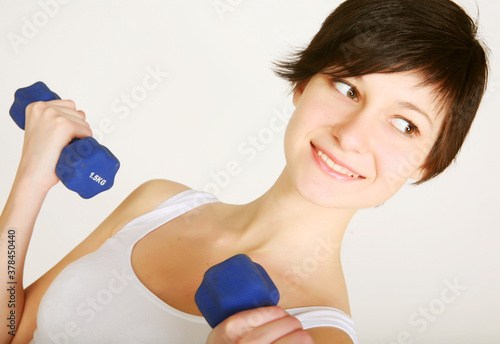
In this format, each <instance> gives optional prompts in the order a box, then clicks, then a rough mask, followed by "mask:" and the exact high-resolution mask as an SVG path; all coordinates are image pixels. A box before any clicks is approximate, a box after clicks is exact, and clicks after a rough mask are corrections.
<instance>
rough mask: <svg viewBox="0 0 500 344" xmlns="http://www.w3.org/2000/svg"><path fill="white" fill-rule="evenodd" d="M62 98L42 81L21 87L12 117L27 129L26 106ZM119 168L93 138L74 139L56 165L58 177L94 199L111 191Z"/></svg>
mask: <svg viewBox="0 0 500 344" xmlns="http://www.w3.org/2000/svg"><path fill="white" fill-rule="evenodd" d="M56 99H61V98H59V96H58V95H57V94H56V93H54V92H52V91H51V90H50V89H49V88H48V87H47V86H46V85H45V84H44V83H43V82H41V81H39V82H36V83H34V84H33V85H31V86H28V87H25V88H20V89H18V90H17V91H16V93H15V94H14V103H13V104H12V106H11V108H10V111H9V112H10V116H11V117H12V119H13V120H14V122H16V124H17V125H18V126H19V127H20V128H21V129H23V130H24V128H25V125H26V107H27V106H28V105H29V104H31V103H33V102H37V101H50V100H56ZM119 168H120V162H119V161H118V159H117V158H116V157H115V156H114V155H113V153H111V152H110V151H109V149H107V148H106V147H104V146H102V145H100V144H99V143H98V142H97V141H96V140H95V139H94V138H92V137H85V138H83V139H74V140H73V141H71V142H70V144H69V145H68V146H66V147H64V149H63V150H62V152H61V156H60V157H59V161H58V162H57V166H56V174H57V176H58V177H59V179H60V180H61V182H62V183H63V184H64V185H65V186H66V187H67V188H68V189H70V190H72V191H75V192H77V193H78V194H79V195H80V196H81V197H82V198H91V197H94V196H95V195H97V194H99V193H101V192H103V191H106V190H108V189H110V188H111V187H112V186H113V184H114V180H115V175H116V173H117V172H118V169H119Z"/></svg>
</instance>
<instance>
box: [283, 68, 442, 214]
mask: <svg viewBox="0 0 500 344" xmlns="http://www.w3.org/2000/svg"><path fill="white" fill-rule="evenodd" d="M421 82H422V79H421V78H419V77H418V75H416V74H413V73H409V72H402V73H392V74H369V75H365V76H362V77H355V78H354V77H353V78H344V79H335V78H332V77H331V76H328V75H324V74H318V75H316V76H314V77H313V78H311V79H310V80H309V81H308V82H307V83H305V84H304V85H302V87H300V88H297V89H296V90H295V92H294V98H293V101H294V105H295V106H296V109H295V112H294V114H293V116H292V118H291V119H290V122H289V124H288V127H287V130H286V133H285V158H286V161H287V170H288V173H289V175H290V177H291V178H292V181H293V183H294V184H295V186H296V188H297V190H298V191H299V192H300V193H301V194H302V196H304V197H306V198H307V199H309V200H310V201H312V202H313V203H315V204H318V205H321V206H325V207H336V208H344V209H345V208H348V209H361V208H367V207H372V206H376V205H379V204H381V203H383V202H385V201H386V200H387V199H389V198H390V197H391V196H392V195H394V193H396V191H397V190H399V189H400V188H401V186H403V185H404V184H405V182H406V181H407V180H408V178H412V179H418V178H419V176H420V173H421V169H420V167H421V166H422V165H423V163H424V162H425V159H426V157H427V155H428V153H429V152H430V150H431V148H432V146H433V144H434V142H435V141H436V138H437V136H438V134H439V131H440V128H441V122H442V117H443V116H442V115H440V114H439V113H438V112H437V109H436V104H435V103H434V99H435V98H434V93H433V91H434V90H433V88H432V87H430V86H419V84H420V83H421Z"/></svg>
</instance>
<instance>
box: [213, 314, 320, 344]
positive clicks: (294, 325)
mask: <svg viewBox="0 0 500 344" xmlns="http://www.w3.org/2000/svg"><path fill="white" fill-rule="evenodd" d="M233 343H254V344H271V343H276V344H313V340H312V338H311V336H310V335H309V334H308V333H307V332H306V331H304V329H303V328H302V324H301V323H300V321H299V320H298V319H297V318H295V317H292V316H290V315H289V314H288V313H287V312H286V311H285V310H284V309H283V308H281V307H278V306H274V307H262V308H256V309H252V310H249V311H244V312H240V313H237V314H235V315H233V316H231V317H229V318H227V319H226V320H224V321H223V322H221V323H220V324H219V325H217V327H215V328H214V329H213V330H212V332H210V335H209V336H208V339H207V344H233Z"/></svg>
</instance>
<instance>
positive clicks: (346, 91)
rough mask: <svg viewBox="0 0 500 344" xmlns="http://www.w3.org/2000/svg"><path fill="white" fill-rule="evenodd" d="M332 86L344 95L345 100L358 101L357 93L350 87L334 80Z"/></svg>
mask: <svg viewBox="0 0 500 344" xmlns="http://www.w3.org/2000/svg"><path fill="white" fill-rule="evenodd" d="M333 85H334V86H335V88H336V89H337V91H339V92H340V93H342V94H343V95H345V96H346V97H347V98H349V99H352V100H358V91H356V89H355V88H354V87H352V86H351V85H349V84H347V83H345V82H343V81H340V80H334V81H333Z"/></svg>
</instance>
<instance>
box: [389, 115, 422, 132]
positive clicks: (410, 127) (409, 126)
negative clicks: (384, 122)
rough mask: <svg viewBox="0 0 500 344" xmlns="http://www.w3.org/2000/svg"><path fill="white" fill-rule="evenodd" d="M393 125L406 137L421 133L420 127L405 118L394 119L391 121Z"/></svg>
mask: <svg viewBox="0 0 500 344" xmlns="http://www.w3.org/2000/svg"><path fill="white" fill-rule="evenodd" d="M391 123H392V125H393V126H394V127H396V129H398V130H399V131H401V132H402V133H403V134H405V135H408V136H412V135H415V134H418V133H419V130H418V127H417V126H416V125H415V124H413V123H412V122H411V121H408V120H406V119H404V118H399V117H398V118H394V119H392V120H391Z"/></svg>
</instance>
